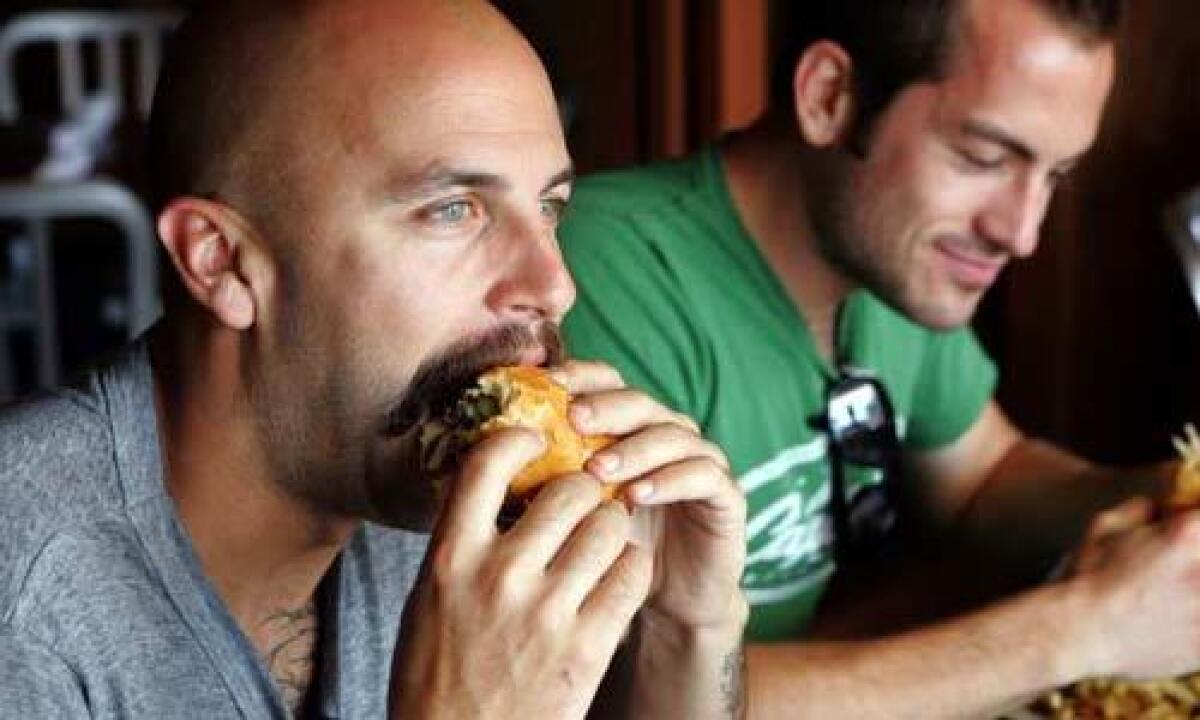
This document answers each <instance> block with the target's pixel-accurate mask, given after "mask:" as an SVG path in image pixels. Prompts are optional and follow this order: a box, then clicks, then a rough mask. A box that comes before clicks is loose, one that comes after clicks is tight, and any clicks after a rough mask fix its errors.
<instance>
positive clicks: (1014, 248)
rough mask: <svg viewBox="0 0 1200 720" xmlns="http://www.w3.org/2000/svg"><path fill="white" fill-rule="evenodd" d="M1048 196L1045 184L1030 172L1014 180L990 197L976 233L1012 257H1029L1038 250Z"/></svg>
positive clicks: (1047, 187) (1048, 191)
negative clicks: (1024, 176)
mask: <svg viewBox="0 0 1200 720" xmlns="http://www.w3.org/2000/svg"><path fill="white" fill-rule="evenodd" d="M1050 195H1051V193H1050V189H1049V186H1048V184H1047V183H1045V182H1043V181H1041V180H1038V179H1037V178H1034V177H1033V176H1032V174H1031V175H1030V176H1029V177H1026V178H1021V179H1019V180H1014V181H1013V182H1012V183H1011V184H1010V185H1009V186H1007V187H1005V188H1004V189H1003V190H1002V191H1001V192H998V193H997V194H996V195H995V197H993V199H992V201H991V202H990V203H989V204H988V206H987V208H986V209H985V210H984V212H983V213H982V214H981V215H980V217H979V222H978V230H979V233H980V234H981V235H982V236H983V237H984V238H985V239H986V240H988V241H989V242H991V243H992V244H994V245H995V246H997V247H999V248H1002V249H1003V250H1005V251H1007V252H1008V253H1009V254H1010V255H1012V256H1013V257H1016V258H1027V257H1029V256H1030V255H1032V254H1033V253H1034V251H1035V250H1037V244H1038V236H1039V234H1040V232H1041V228H1042V220H1044V219H1045V217H1046V208H1047V206H1048V205H1049V203H1050Z"/></svg>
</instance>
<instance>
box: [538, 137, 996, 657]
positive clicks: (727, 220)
mask: <svg viewBox="0 0 1200 720" xmlns="http://www.w3.org/2000/svg"><path fill="white" fill-rule="evenodd" d="M560 239H561V242H562V246H563V251H564V254H565V256H566V259H567V263H568V265H569V266H570V268H571V270H572V272H573V273H574V275H575V279H576V282H577V283H578V285H579V300H578V303H577V304H576V306H575V308H574V309H573V310H572V312H571V313H570V314H569V315H568V317H567V320H566V323H565V328H564V329H565V332H566V337H567V345H568V348H569V349H570V351H571V352H572V354H573V355H575V356H577V357H580V358H584V359H600V360H604V361H606V362H608V363H611V364H612V365H613V366H615V367H616V368H617V369H618V370H620V371H621V373H622V374H623V375H624V377H625V379H626V381H627V382H629V384H631V385H634V386H638V387H641V388H643V389H645V390H647V391H648V392H650V393H651V394H652V395H654V396H655V397H657V398H659V399H660V400H662V401H663V402H665V403H666V404H668V405H669V406H671V407H673V408H675V409H676V410H678V411H680V412H684V413H686V414H688V415H690V416H692V417H693V418H695V419H696V420H697V422H699V423H700V425H701V426H702V427H703V429H704V432H705V435H706V436H707V437H708V438H709V439H710V440H712V441H714V442H716V443H717V444H719V445H720V446H721V447H722V448H723V449H724V450H725V452H726V453H727V454H728V456H729V459H730V462H731V463H732V465H733V470H734V473H735V474H736V476H737V477H738V481H739V483H740V485H741V487H742V490H743V491H744V492H745V493H746V497H747V500H748V503H749V509H750V515H749V527H748V538H749V539H748V542H749V547H748V556H747V563H746V571H745V575H744V576H743V587H744V589H745V591H746V595H747V598H748V600H749V601H750V604H751V608H752V612H751V618H750V625H749V631H748V632H749V636H750V637H751V638H753V639H758V640H782V639H787V638H794V637H797V636H799V635H801V634H802V633H803V632H804V630H805V627H806V626H807V624H808V622H809V620H810V619H811V617H812V614H813V611H814V609H815V607H816V605H817V602H818V601H819V600H820V598H821V595H822V593H823V591H824V589H825V586H826V584H827V582H828V580H829V578H830V576H831V575H832V574H833V571H834V560H833V557H832V550H833V533H832V521H831V518H830V514H829V508H830V482H829V476H830V468H829V464H828V461H827V454H826V451H827V440H826V437H825V436H824V434H823V433H822V432H820V431H818V430H815V429H814V427H813V425H812V423H811V419H812V418H813V417H814V416H815V415H817V414H819V413H821V412H822V410H823V408H824V401H825V394H826V391H827V388H828V385H829V382H830V381H831V379H833V378H834V377H835V373H834V372H833V369H832V368H831V367H830V365H829V364H828V363H827V362H825V361H824V360H823V359H822V358H821V356H820V355H819V353H818V352H817V351H816V349H815V348H816V346H815V344H814V341H813V339H812V337H811V336H810V334H809V332H808V329H807V327H806V326H805V323H804V321H803V319H802V316H801V315H800V313H799V312H798V310H797V309H796V307H795V305H794V304H793V303H792V301H791V299H790V298H789V296H788V295H787V293H786V292H785V290H784V289H783V286H782V284H781V283H780V281H779V279H778V278H777V277H776V276H775V275H774V273H773V272H772V271H771V269H770V268H769V266H768V265H767V263H766V261H765V260H764V258H763V257H762V255H761V254H760V253H759V251H758V247H757V245H756V244H755V242H754V240H753V239H752V238H751V237H750V236H749V235H748V234H747V232H746V230H745V228H744V227H743V226H742V224H741V221H740V219H739V217H738V215H737V213H736V211H735V209H734V206H733V202H732V200H731V198H730V195H729V192H728V189H727V187H726V185H725V178H724V173H723V170H722V166H721V162H720V158H719V155H718V154H717V152H716V151H715V150H709V151H707V152H704V153H702V154H700V155H699V156H696V157H694V158H691V159H688V160H683V161H678V162H673V163H668V164H663V165H658V166H654V167H649V168H643V169H639V170H633V171H626V172H620V173H612V174H607V175H600V176H596V177H592V178H588V179H586V180H584V181H582V182H581V183H580V184H579V186H578V188H577V189H576V192H575V196H574V199H573V201H572V207H571V210H570V212H569V213H568V215H567V217H566V219H565V222H564V224H563V226H562V228H561V231H560ZM837 342H838V348H839V354H840V355H841V356H842V357H844V358H845V360H846V361H848V362H849V363H851V364H852V365H854V366H855V367H858V368H865V369H869V370H871V371H872V372H874V373H875V375H876V376H877V377H878V378H879V379H880V380H881V381H882V382H883V384H884V385H885V387H886V388H887V391H888V393H889V395H890V396H891V400H892V404H893V406H894V408H895V411H896V416H897V425H898V427H899V428H900V430H901V435H902V438H903V442H904V446H905V448H907V449H917V450H920V449H929V448H936V447H939V446H942V445H945V444H947V443H950V442H952V441H953V440H955V439H957V438H958V437H959V436H960V435H961V434H962V433H963V432H965V431H966V430H967V429H968V428H969V427H970V426H971V424H972V423H973V422H974V421H975V419H976V418H977V417H978V416H979V414H980V412H981V411H982V409H983V407H984V405H985V404H986V403H987V401H988V400H989V399H990V397H991V395H992V392H993V390H994V387H995V381H996V371H995V368H994V366H993V365H992V363H991V362H990V361H989V360H988V358H987V357H986V355H985V354H984V352H983V351H982V349H981V348H980V347H979V345H978V343H977V342H976V340H975V338H974V337H973V335H972V334H971V333H970V332H969V331H967V330H961V331H957V332H952V333H934V332H931V331H929V330H927V329H924V328H922V327H920V326H918V325H915V324H913V323H912V322H910V321H908V320H906V319H905V318H903V317H901V316H900V315H898V314H897V313H896V312H894V311H893V310H891V309H890V308H888V307H887V306H885V305H884V304H883V303H882V302H880V301H879V300H877V299H875V298H874V297H872V296H871V295H869V294H867V293H865V292H859V293H855V294H853V295H852V296H851V297H850V298H848V299H847V300H846V302H845V305H844V306H843V308H842V312H841V319H840V322H839V333H838V339H837ZM878 480H879V474H878V473H877V472H869V471H862V472H854V471H849V472H847V485H848V490H849V493H850V494H851V495H852V496H853V494H854V493H855V492H856V490H857V489H860V488H861V487H862V486H864V485H865V484H869V483H872V482H878Z"/></svg>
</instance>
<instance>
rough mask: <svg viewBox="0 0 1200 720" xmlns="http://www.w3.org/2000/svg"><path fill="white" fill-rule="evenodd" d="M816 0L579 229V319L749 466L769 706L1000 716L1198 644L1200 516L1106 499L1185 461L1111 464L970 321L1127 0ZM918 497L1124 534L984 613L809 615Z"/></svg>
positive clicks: (574, 323) (1042, 532) (603, 349)
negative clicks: (1033, 413)
mask: <svg viewBox="0 0 1200 720" xmlns="http://www.w3.org/2000/svg"><path fill="white" fill-rule="evenodd" d="M794 5H795V8H794V14H795V18H794V32H793V33H792V35H791V38H792V40H794V43H793V51H792V53H791V55H790V56H789V57H787V59H786V61H785V62H784V63H783V65H782V67H783V68H784V71H783V72H781V73H780V74H779V76H778V82H777V83H776V92H775V96H774V105H773V107H772V109H771V110H770V111H769V112H768V113H767V115H766V116H765V117H764V118H763V119H762V120H761V121H760V122H759V123H757V124H756V125H754V126H753V127H751V128H750V129H749V130H747V131H745V132H742V133H738V134H735V135H733V136H731V137H729V138H727V139H725V140H724V142H722V143H721V144H720V145H719V147H716V148H713V149H710V150H708V151H706V152H704V153H702V154H701V155H699V156H698V157H695V158H692V159H689V160H684V161H681V162H675V163H671V164H666V165H662V166H658V167H654V168H649V169H643V170H636V171H632V172H626V173H616V174H611V175H607V176H601V177H597V178H594V179H591V180H589V181H587V182H584V183H583V184H582V187H581V188H579V190H578V191H577V193H576V196H575V199H574V200H573V209H572V211H571V213H570V214H569V215H568V219H567V221H566V222H565V223H564V226H563V230H562V232H561V233H560V238H561V240H562V242H563V244H564V253H565V255H566V257H567V261H568V265H569V266H570V267H571V268H572V270H573V272H574V273H575V276H576V281H577V283H578V285H579V289H580V298H579V302H578V304H577V305H576V308H575V310H574V311H573V312H572V313H571V314H570V315H569V316H568V320H567V323H566V325H565V327H566V331H567V337H568V344H569V346H570V347H571V349H572V350H573V351H574V352H576V353H578V354H579V355H580V356H582V357H591V358H603V359H605V360H606V361H608V362H612V363H613V364H614V365H616V366H617V367H618V368H619V369H620V370H621V371H622V372H623V374H624V376H625V377H626V378H628V379H630V381H631V382H636V383H637V384H639V385H642V386H644V387H647V388H649V389H650V390H651V391H652V392H653V393H655V394H656V395H657V396H658V397H659V398H660V399H663V400H664V401H665V402H667V403H668V404H669V405H671V406H673V407H674V408H675V409H677V410H679V411H681V412H684V413H687V414H689V415H691V416H693V417H695V418H697V419H698V420H699V421H700V423H701V425H702V427H703V428H704V430H705V432H706V435H707V436H708V437H709V439H711V440H713V441H715V442H717V443H718V444H720V445H722V446H723V448H724V449H725V450H726V452H727V453H728V455H729V457H730V460H731V462H732V464H733V467H734V470H735V474H737V475H738V476H739V479H740V483H741V486H742V489H743V492H745V493H746V495H747V499H748V502H749V506H750V517H749V522H748V532H749V547H748V556H747V567H746V573H745V576H744V578H743V587H744V588H745V590H746V592H747V595H748V598H749V599H750V601H751V605H752V614H751V621H750V625H749V633H750V637H751V638H752V639H753V640H757V641H762V643H761V644H757V645H755V646H752V647H751V648H750V649H749V654H748V661H749V668H750V677H751V697H752V698H753V702H752V712H753V714H754V715H755V716H757V717H789V718H794V717H813V718H901V717H904V718H942V717H983V716H986V715H987V714H988V713H990V712H996V711H999V710H1002V709H1003V708H1004V707H1005V706H1006V705H1010V704H1013V703H1016V702H1018V701H1019V700H1021V699H1022V698H1025V697H1028V696H1031V695H1033V694H1036V693H1037V692H1039V691H1042V690H1045V689H1047V688H1050V687H1053V686H1055V685H1057V684H1060V683H1065V682H1068V681H1072V680H1075V679H1077V678H1080V677H1083V676H1090V675H1109V674H1118V675H1122V674H1124V675H1146V674H1170V673H1173V672H1178V671H1183V670H1188V669H1192V668H1195V667H1197V666H1200V641H1198V640H1197V638H1196V635H1195V633H1194V632H1190V631H1188V632H1180V629H1181V628H1194V627H1195V620H1196V619H1197V618H1200V555H1197V554H1196V553H1195V551H1194V549H1190V548H1189V547H1188V541H1189V540H1192V539H1195V538H1196V537H1197V536H1198V535H1200V518H1198V517H1196V516H1194V515H1185V516H1182V517H1179V518H1176V519H1173V520H1172V521H1170V522H1168V523H1166V524H1164V525H1156V526H1152V527H1150V528H1144V529H1140V530H1138V531H1137V532H1134V533H1128V534H1126V533H1120V532H1117V531H1118V530H1122V529H1124V528H1126V527H1127V526H1129V525H1136V524H1140V523H1144V522H1145V521H1146V520H1147V513H1148V510H1147V508H1146V506H1145V505H1144V504H1141V503H1133V504H1127V505H1122V506H1121V508H1120V509H1119V510H1115V511H1112V512H1111V513H1109V514H1102V515H1099V516H1096V513H1098V512H1100V511H1102V510H1106V509H1108V508H1111V507H1115V506H1117V505H1118V504H1119V503H1121V502H1122V501H1124V500H1125V499H1127V498H1128V497H1129V496H1130V495H1134V494H1137V493H1143V492H1144V493H1148V494H1149V493H1154V492H1157V491H1159V490H1161V488H1160V485H1161V483H1162V479H1163V478H1164V477H1165V476H1166V472H1167V471H1166V470H1165V469H1164V468H1159V469H1156V470H1147V471H1144V472H1133V473H1130V475H1132V476H1133V477H1122V478H1121V479H1118V477H1119V476H1118V474H1116V473H1113V472H1109V471H1107V470H1105V469H1102V468H1097V467H1094V466H1091V465H1089V464H1088V463H1086V462H1084V461H1082V460H1080V459H1078V458H1075V457H1073V456H1071V455H1069V454H1067V453H1065V452H1063V451H1061V450H1059V449H1056V448H1054V447H1051V446H1049V445H1046V444H1044V443H1039V442H1037V441H1035V440H1033V439H1031V438H1027V437H1024V436H1023V435H1022V434H1021V433H1020V432H1019V431H1018V430H1017V429H1016V428H1014V427H1013V426H1012V425H1011V424H1010V423H1009V422H1008V421H1007V420H1006V419H1005V416H1004V414H1003V413H1002V412H1001V411H1000V409H999V408H997V407H996V405H995V403H994V402H993V400H992V395H993V389H994V384H995V371H994V369H993V366H992V365H991V363H990V362H989V361H988V359H987V358H986V357H985V356H984V354H983V352H982V351H981V350H980V348H979V347H978V345H977V343H976V341H975V339H974V338H973V337H972V335H971V333H970V332H969V331H968V330H966V329H963V326H964V325H965V324H966V323H967V322H968V321H969V320H970V318H971V316H972V314H973V312H974V310H975V308H976V306H977V304H978V302H979V300H980V298H981V297H982V296H983V293H984V292H985V291H986V290H987V288H988V287H989V286H990V285H991V284H992V282H993V281H994V280H995V278H996V276H997V274H998V273H999V272H1000V271H1001V270H1002V269H1003V267H1004V266H1005V265H1006V264H1007V263H1008V261H1010V260H1012V259H1020V258H1024V257H1027V256H1028V255H1030V254H1031V253H1032V252H1033V251H1034V248H1035V245H1036V243H1037V236H1038V229H1039V225H1040V222H1041V220H1042V218H1043V214H1044V212H1045V209H1046V206H1047V203H1048V202H1049V200H1050V197H1051V194H1052V193H1053V190H1054V187H1055V184H1056V183H1057V182H1059V180H1060V179H1061V178H1062V177H1063V176H1064V175H1065V174H1066V173H1068V172H1069V171H1070V170H1071V168H1072V167H1073V166H1074V165H1075V163H1076V162H1078V160H1079V158H1080V157H1081V156H1082V155H1083V154H1084V153H1085V151H1087V149H1088V148H1089V147H1090V146H1091V145H1092V143H1093V141H1094V139H1095V137H1096V135H1097V132H1098V127H1099V124H1100V119H1101V115H1102V109H1103V106H1104V104H1105V101H1106V99H1107V96H1108V93H1109V91H1110V87H1111V84H1112V78H1113V73H1114V40H1113V38H1114V34H1115V31H1116V27H1117V23H1118V18H1119V15H1120V12H1119V11H1120V2H1118V0H1072V1H1068V0H873V1H871V2H868V1H866V0H805V2H797V3H795V4H794ZM901 463H902V464H903V466H904V469H905V470H906V472H904V473H903V476H904V477H903V481H902V482H900V481H899V480H898V476H899V474H900V473H898V472H897V469H898V468H897V466H898V465H900V464H901ZM897 507H900V508H901V510H902V511H901V512H900V514H899V523H900V527H899V529H900V530H903V529H904V528H905V527H906V523H907V528H908V529H909V530H910V531H914V532H915V529H920V530H924V529H928V528H930V527H932V528H933V529H934V530H935V531H937V532H936V533H935V536H936V537H941V538H943V539H942V542H946V543H949V542H952V540H950V539H949V538H950V536H949V535H947V534H944V533H943V532H942V531H944V530H948V529H951V528H952V529H955V530H958V531H962V533H963V536H964V537H966V538H970V539H975V540H981V541H986V540H993V541H997V542H996V543H993V546H994V548H995V549H999V550H1001V551H1004V552H1007V553H1008V554H1009V555H1011V556H1026V555H1032V556H1034V558H1033V559H1035V560H1039V561H1040V563H1041V564H1040V568H1039V569H1038V570H1036V572H1037V573H1038V574H1039V576H1040V577H1044V576H1045V574H1047V573H1048V572H1049V569H1050V567H1051V566H1052V565H1053V564H1054V563H1055V561H1056V560H1057V559H1058V558H1059V557H1061V556H1062V555H1061V554H1062V553H1063V552H1064V551H1065V550H1066V549H1068V547H1069V546H1070V545H1071V544H1072V543H1074V542H1077V541H1078V540H1079V538H1080V536H1082V535H1083V530H1084V527H1085V526H1086V525H1087V523H1088V521H1089V519H1092V518H1095V519H1094V525H1093V534H1094V535H1105V537H1106V540H1105V541H1104V542H1100V541H1098V540H1096V539H1095V538H1092V539H1091V540H1089V544H1088V545H1087V546H1086V548H1087V550H1086V552H1085V553H1083V554H1084V555H1085V556H1086V557H1088V558H1089V562H1088V563H1087V564H1086V571H1082V570H1081V571H1078V572H1076V574H1075V575H1074V576H1072V577H1071V579H1069V580H1068V581H1065V582H1061V583H1057V584H1054V585H1051V586H1045V587H1039V588H1038V589H1035V590H1033V591H1030V592H1028V593H1025V594H1022V595H1019V596H1017V597H1015V598H1013V599H1011V600H1010V601H1008V602H1005V603H1003V604H999V605H996V606H993V607H990V608H988V609H986V610H983V611H980V612H977V613H975V614H970V615H966V616H962V617H959V618H957V619H955V620H953V621H950V622H945V623H943V624H939V625H935V626H929V627H925V628H923V629H920V630H917V631H912V632H907V633H904V634H902V635H897V636H892V637H886V638H884V639H873V640H868V641H860V642H843V643H819V642H815V641H810V642H797V641H800V640H802V639H803V638H804V633H805V631H806V628H807V627H808V625H809V622H810V619H811V617H812V615H813V613H814V610H815V608H816V606H817V604H818V601H819V600H820V599H821V597H822V594H823V592H824V591H825V588H826V585H827V583H828V581H829V579H830V578H831V576H833V575H834V571H835V567H836V566H837V565H838V564H839V563H838V562H836V561H835V558H837V557H838V553H839V551H840V552H842V555H841V557H843V558H845V559H846V561H847V563H848V564H851V565H853V564H855V563H856V562H857V561H858V559H859V558H862V557H864V556H868V555H869V554H870V553H872V552H877V548H878V546H879V544H881V543H883V544H886V543H888V542H891V541H892V538H893V536H892V535H889V532H893V533H894V532H895V531H894V530H892V529H891V528H892V526H893V525H895V524H896V521H897V517H896V512H897V510H896V508H897ZM955 537H958V536H955ZM1012 559H1017V558H1015V557H1014V558H1012ZM1020 559H1022V560H1023V559H1025V558H1024V557H1021V558H1020ZM873 600H874V601H876V602H878V603H879V604H880V605H881V606H882V605H884V604H886V603H887V602H888V601H889V598H884V597H879V598H874V599H873ZM767 642H772V643H773V644H766V643H767Z"/></svg>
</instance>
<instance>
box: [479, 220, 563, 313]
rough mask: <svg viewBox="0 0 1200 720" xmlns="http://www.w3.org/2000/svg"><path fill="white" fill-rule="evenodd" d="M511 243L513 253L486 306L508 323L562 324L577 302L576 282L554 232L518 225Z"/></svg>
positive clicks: (530, 225)
mask: <svg viewBox="0 0 1200 720" xmlns="http://www.w3.org/2000/svg"><path fill="white" fill-rule="evenodd" d="M510 232H511V233H512V236H511V237H510V238H508V239H507V241H508V242H509V243H511V248H512V252H511V253H509V257H507V258H506V259H505V260H504V262H505V266H506V267H505V269H504V271H503V272H502V273H501V274H500V276H499V279H498V280H497V281H496V282H495V284H494V285H493V286H492V288H491V290H490V291H489V292H488V294H487V297H486V302H487V304H488V306H489V307H490V308H491V310H492V311H493V312H495V313H496V314H497V315H500V316H503V317H504V318H505V319H511V320H516V321H518V322H520V321H528V320H554V321H558V320H561V319H562V317H563V316H564V315H566V314H567V310H569V309H570V308H571V305H572V304H574V302H575V282H574V281H573V280H572V279H571V275H570V273H569V272H568V271H567V267H566V265H565V264H564V262H563V257H562V253H561V252H560V251H559V249H558V242H557V240H556V239H555V236H554V230H553V229H552V228H547V227H545V226H542V225H533V224H529V225H526V224H524V223H520V224H516V225H515V226H514V227H513V228H512V229H511V231H510Z"/></svg>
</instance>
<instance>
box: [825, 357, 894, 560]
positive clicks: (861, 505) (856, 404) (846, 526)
mask: <svg viewBox="0 0 1200 720" xmlns="http://www.w3.org/2000/svg"><path fill="white" fill-rule="evenodd" d="M825 418H826V429H827V430H828V432H829V439H830V443H831V445H832V446H833V450H834V452H832V453H831V460H832V462H834V463H835V465H836V472H835V477H836V478H837V480H836V483H837V486H838V487H837V490H836V492H837V493H838V494H839V495H840V496H841V500H840V501H839V502H836V503H835V508H837V509H836V510H835V513H836V514H837V515H839V516H840V519H836V518H835V524H836V526H837V527H839V534H842V533H844V540H843V542H841V545H842V550H841V552H842V553H844V554H845V555H846V557H847V558H853V557H856V556H862V555H865V554H870V553H871V552H873V551H872V549H873V548H874V549H876V550H877V549H879V548H881V547H882V545H883V543H882V541H883V540H884V539H885V538H886V537H887V536H888V535H889V534H890V533H891V532H892V530H893V528H894V527H895V526H896V523H897V506H896V502H895V500H896V498H895V497H893V488H892V486H891V483H892V482H894V481H895V478H889V475H890V474H891V472H892V471H893V468H892V465H893V461H894V460H895V457H894V454H895V452H896V451H897V442H898V438H897V437H896V428H895V421H894V418H893V417H892V410H891V403H890V402H889V400H888V398H887V395H886V391H885V390H884V388H883V386H882V385H880V384H879V383H878V382H876V381H874V380H872V379H870V378H867V377H862V376H861V375H844V376H843V377H842V379H841V380H840V381H839V382H838V383H837V384H836V385H834V386H833V387H832V388H831V389H830V393H829V396H828V401H827V403H826V416H825ZM846 465H852V466H857V467H860V468H875V469H878V470H879V471H882V482H880V483H878V484H872V485H866V486H862V485H860V486H858V487H857V488H856V490H855V491H854V492H849V489H848V487H847V481H846V478H845V474H846V468H845V466H846Z"/></svg>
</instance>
